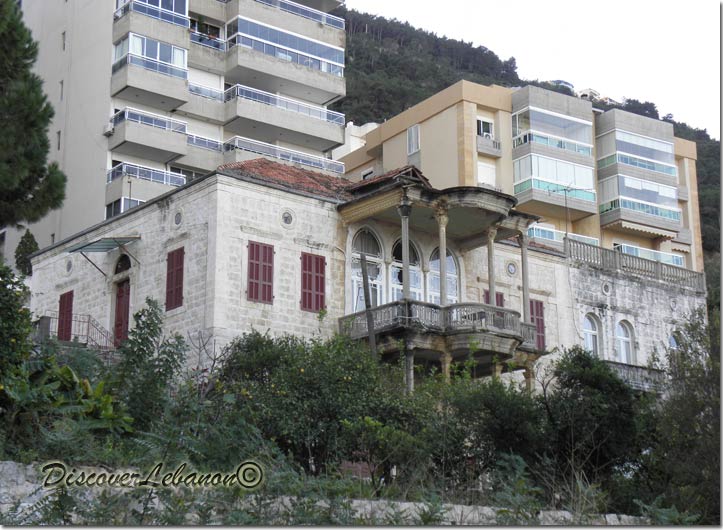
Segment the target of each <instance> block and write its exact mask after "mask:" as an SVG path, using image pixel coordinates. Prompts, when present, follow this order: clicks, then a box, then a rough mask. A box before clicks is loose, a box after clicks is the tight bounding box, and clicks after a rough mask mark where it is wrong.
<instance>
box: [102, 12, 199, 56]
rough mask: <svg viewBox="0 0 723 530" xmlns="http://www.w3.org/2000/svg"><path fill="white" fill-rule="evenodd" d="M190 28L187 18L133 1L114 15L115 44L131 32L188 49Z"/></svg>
mask: <svg viewBox="0 0 723 530" xmlns="http://www.w3.org/2000/svg"><path fill="white" fill-rule="evenodd" d="M189 26H190V20H189V19H188V17H186V16H183V15H179V14H178V13H174V12H173V11H168V10H166V9H161V8H158V7H153V6H150V5H148V4H146V3H143V2H135V1H131V2H128V3H127V4H125V5H124V6H122V7H121V8H119V9H118V10H116V12H115V13H114V15H113V42H118V41H119V40H121V39H122V38H123V37H125V36H126V35H128V33H129V32H131V33H137V34H138V35H146V36H148V37H152V38H154V39H156V40H159V41H161V42H165V43H168V44H173V45H174V46H178V47H179V48H185V49H188V44H189V38H188V28H189Z"/></svg>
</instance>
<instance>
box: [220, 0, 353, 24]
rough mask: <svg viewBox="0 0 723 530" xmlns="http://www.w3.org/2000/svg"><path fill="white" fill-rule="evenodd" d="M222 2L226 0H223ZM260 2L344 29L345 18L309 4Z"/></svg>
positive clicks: (260, 0)
mask: <svg viewBox="0 0 723 530" xmlns="http://www.w3.org/2000/svg"><path fill="white" fill-rule="evenodd" d="M221 1H222V2H223V1H224V0H221ZM256 1H257V2H259V3H262V4H265V5H267V6H270V7H275V8H277V9H280V10H281V11H286V12H287V13H291V14H293V15H298V16H300V17H304V18H308V19H309V20H313V21H315V22H319V23H321V24H324V25H325V26H331V27H332V28H337V29H344V19H343V18H339V17H335V16H334V15H329V14H328V13H324V12H323V11H318V10H316V9H312V8H310V7H307V6H303V5H301V4H297V3H296V2H290V1H289V0H256Z"/></svg>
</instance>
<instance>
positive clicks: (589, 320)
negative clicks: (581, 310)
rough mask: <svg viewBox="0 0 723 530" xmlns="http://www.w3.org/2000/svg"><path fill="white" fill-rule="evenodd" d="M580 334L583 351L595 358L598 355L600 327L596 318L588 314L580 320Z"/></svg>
mask: <svg viewBox="0 0 723 530" xmlns="http://www.w3.org/2000/svg"><path fill="white" fill-rule="evenodd" d="M582 334H583V337H584V339H585V349H586V350H587V351H589V352H592V353H593V354H595V355H596V356H597V357H602V356H601V355H600V353H601V352H600V326H599V324H598V320H597V318H596V317H595V316H594V315H592V314H590V313H588V314H587V315H585V317H584V318H583V320H582Z"/></svg>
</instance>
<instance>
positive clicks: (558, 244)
mask: <svg viewBox="0 0 723 530" xmlns="http://www.w3.org/2000/svg"><path fill="white" fill-rule="evenodd" d="M527 235H528V236H529V237H530V239H531V240H532V241H535V242H537V243H540V244H542V245H545V246H549V247H553V248H555V249H557V250H560V251H563V250H564V248H565V238H568V239H574V240H575V241H582V242H583V243H587V244H588V245H595V246H597V245H599V244H600V240H599V239H598V238H596V237H589V236H584V235H582V234H575V233H574V232H563V231H562V230H555V229H554V228H548V227H545V226H537V225H533V226H531V227H530V228H528V229H527Z"/></svg>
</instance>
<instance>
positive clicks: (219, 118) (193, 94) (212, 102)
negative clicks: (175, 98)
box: [176, 0, 226, 125]
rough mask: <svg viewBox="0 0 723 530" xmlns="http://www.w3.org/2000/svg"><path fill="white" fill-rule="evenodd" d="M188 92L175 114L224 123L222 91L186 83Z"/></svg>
mask: <svg viewBox="0 0 723 530" xmlns="http://www.w3.org/2000/svg"><path fill="white" fill-rule="evenodd" d="M215 1H216V0H214V2H215ZM188 94H189V95H188V101H187V103H185V104H184V105H182V106H180V107H179V108H178V109H176V114H180V115H182V116H190V117H193V118H196V119H197V120H202V121H205V122H208V123H213V124H214V125H223V124H224V122H225V121H226V112H225V107H224V105H223V91H221V90H217V89H215V88H211V87H206V86H203V85H197V84H195V83H188Z"/></svg>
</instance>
